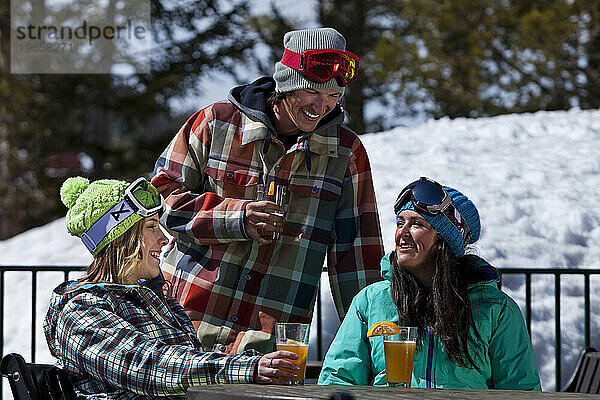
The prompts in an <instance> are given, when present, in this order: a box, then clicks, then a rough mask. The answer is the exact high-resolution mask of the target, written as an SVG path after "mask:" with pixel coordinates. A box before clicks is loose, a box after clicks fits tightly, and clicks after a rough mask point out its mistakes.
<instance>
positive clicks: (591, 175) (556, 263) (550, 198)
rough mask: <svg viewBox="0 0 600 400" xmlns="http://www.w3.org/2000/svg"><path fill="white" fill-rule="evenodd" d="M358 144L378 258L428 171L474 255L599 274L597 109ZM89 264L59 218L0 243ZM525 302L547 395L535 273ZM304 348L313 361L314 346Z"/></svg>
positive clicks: (12, 328) (549, 309)
mask: <svg viewBox="0 0 600 400" xmlns="http://www.w3.org/2000/svg"><path fill="white" fill-rule="evenodd" d="M361 139H362V141H363V143H364V145H365V148H366V149H367V152H368V154H369V157H370V160H371V167H372V170H373V177H374V184H375V189H376V195H377V203H378V208H379V213H380V220H381V225H382V230H383V236H384V243H385V247H386V251H390V250H392V249H393V247H394V244H393V234H394V223H395V222H394V215H393V212H392V205H393V202H394V200H395V198H396V196H397V194H398V192H399V191H400V189H401V188H402V187H403V186H404V185H406V184H407V183H409V182H411V181H412V180H414V179H417V178H418V177H419V176H428V177H430V178H433V179H435V180H437V181H439V182H441V183H442V184H444V185H447V186H451V187H454V188H457V189H458V190H460V191H461V192H463V193H464V194H466V195H467V196H468V197H469V198H471V199H472V200H473V202H474V203H475V205H476V206H477V208H478V209H479V212H480V215H481V220H482V236H481V239H480V240H479V242H478V243H476V249H475V250H476V252H477V253H478V254H479V255H481V256H482V257H484V258H485V259H487V260H488V261H489V262H491V263H492V264H493V265H495V266H497V267H540V268H542V267H543V268H565V267H576V268H593V267H594V268H598V267H600V206H599V199H600V110H586V111H584V110H579V109H572V110H570V111H556V112H538V113H535V114H521V115H506V116H499V117H493V118H477V119H465V118H458V119H454V120H451V119H447V118H443V119H440V120H430V121H427V122H425V123H423V124H421V125H419V126H416V127H412V128H396V129H392V130H389V131H386V132H380V133H371V134H367V135H363V136H361ZM90 261H91V257H90V256H89V254H88V253H87V251H86V249H85V248H84V246H83V245H82V244H80V242H79V240H78V239H77V238H73V237H70V236H68V234H67V233H66V231H65V229H64V218H62V219H59V220H56V221H54V222H52V223H49V224H47V225H46V226H43V227H40V228H36V229H32V230H30V231H28V232H25V233H23V234H21V235H18V236H16V237H14V238H12V239H9V240H5V241H0V265H87V264H89V262H90ZM47 275H48V276H50V277H48V276H47ZM61 279H62V275H61V274H59V273H56V274H50V273H48V274H44V276H43V279H42V277H41V276H38V286H39V290H38V292H37V296H38V303H39V304H38V305H37V307H36V312H37V318H36V320H37V326H38V332H41V318H42V317H43V315H44V313H45V309H46V307H47V302H46V303H44V301H46V299H47V298H48V297H49V294H50V291H51V289H52V288H53V287H54V286H56V284H57V283H58V282H60V281H61ZM30 282H31V279H30V277H29V275H28V274H25V273H21V272H7V273H6V285H5V293H6V296H7V297H6V299H7V300H6V303H5V306H4V310H5V315H4V322H5V323H4V326H5V330H6V331H5V339H4V352H5V353H7V352H11V351H17V352H21V353H23V354H24V355H25V357H26V358H30V357H29V354H30V350H29V349H30V333H29V323H30V321H31V311H30V310H31V300H30V297H31V295H30V294H29V293H30V291H31V289H30ZM582 282H583V280H582V278H581V277H579V276H575V277H567V278H564V279H563V282H562V286H561V296H562V312H561V320H562V325H561V336H562V343H563V344H562V352H563V357H564V361H563V365H562V372H563V375H562V376H563V377H562V382H563V383H564V382H565V381H566V379H567V375H568V373H569V372H570V371H571V370H572V367H573V363H574V359H575V358H576V355H577V353H578V351H579V349H580V348H581V347H582V346H583V330H584V329H583V312H582V311H581V310H582V309H583V300H582V299H583V291H582V286H583V283H582ZM322 286H323V295H324V298H325V299H330V294H329V288H328V283H327V278H326V277H324V279H323V285H322ZM505 290H506V291H507V293H509V294H510V295H511V296H512V297H513V298H514V299H515V300H516V301H517V302H518V303H519V304H520V306H521V308H522V309H523V310H524V288H523V285H522V280H521V279H518V278H512V277H510V278H507V279H505ZM591 293H592V305H593V306H592V309H591V320H592V329H591V341H592V343H591V345H592V346H595V347H600V340H599V337H600V317H598V315H599V314H600V313H599V312H600V309H599V307H600V277H597V278H592V279H591ZM532 297H533V304H532V310H533V317H532V341H533V344H534V348H535V352H536V360H537V363H538V368H539V370H540V374H541V377H542V386H543V388H544V390H554V389H555V388H554V382H555V376H554V374H555V366H554V320H555V319H554V299H555V294H554V280H553V278H552V277H551V276H544V275H536V276H534V277H533V278H532ZM323 312H324V317H323V321H324V323H325V334H324V337H323V341H324V342H325V344H326V345H328V343H330V341H331V339H332V337H333V335H334V334H335V330H336V328H337V324H338V321H337V318H335V317H333V315H332V314H333V313H334V312H333V307H332V305H331V304H330V303H329V304H327V305H326V306H325V308H324V311H323ZM313 339H314V337H313ZM311 347H313V349H312V350H311V352H312V354H313V356H314V340H313V345H312V346H311ZM36 361H38V362H52V359H51V357H50V355H49V353H48V351H47V349H46V344H45V341H44V338H43V335H42V334H38V336H37V340H36ZM4 383H5V381H4V382H3V385H4ZM6 386H7V385H6ZM6 390H7V389H6V387H5V388H4V391H6ZM5 396H6V393H5ZM6 398H8V397H6Z"/></svg>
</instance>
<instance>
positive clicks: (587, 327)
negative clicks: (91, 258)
mask: <svg viewBox="0 0 600 400" xmlns="http://www.w3.org/2000/svg"><path fill="white" fill-rule="evenodd" d="M84 268H85V267H81V266H0V355H3V354H4V334H5V333H4V332H5V329H4V307H5V299H4V295H5V272H30V273H31V293H30V297H31V330H30V335H31V358H30V360H28V361H29V362H35V353H36V348H35V346H36V337H37V334H38V332H36V323H35V322H36V319H37V317H38V316H37V315H36V314H37V313H36V305H37V278H38V274H39V273H42V272H62V273H63V274H64V280H68V279H69V274H70V273H72V272H80V271H82V270H83V269H84ZM498 270H499V272H500V273H501V275H502V277H503V278H506V277H507V276H510V275H522V276H524V278H525V304H524V305H521V306H522V309H523V306H524V310H525V322H526V324H527V329H528V330H529V332H531V316H532V306H531V304H532V299H531V278H532V276H534V275H552V276H554V293H555V304H554V315H555V321H554V324H555V362H556V390H559V389H560V387H561V373H562V371H561V363H562V354H561V346H560V344H561V334H560V331H561V330H560V326H561V325H560V312H561V277H562V276H563V275H580V276H583V278H584V283H583V286H584V288H583V298H584V333H583V334H584V347H588V346H589V345H590V331H591V320H590V312H591V311H590V310H591V298H590V276H592V275H598V276H599V277H600V269H589V268H588V269H573V268H566V269H551V268H499V269H498ZM316 313H317V317H316V324H317V326H316V327H315V328H316V330H317V360H322V359H323V341H322V331H321V328H322V296H321V294H320V293H319V295H318V298H317V307H316ZM1 398H2V393H1V392H0V399H1Z"/></svg>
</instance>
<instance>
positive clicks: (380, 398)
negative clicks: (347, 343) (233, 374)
mask: <svg viewBox="0 0 600 400" xmlns="http://www.w3.org/2000/svg"><path fill="white" fill-rule="evenodd" d="M336 392H346V393H348V394H350V395H352V397H353V398H354V399H355V400H388V399H390V400H391V399H419V400H422V399H434V400H435V399H444V400H445V399H481V400H495V399H498V400H507V399H547V400H550V399H596V400H598V399H600V395H592V394H580V393H561V392H524V391H520V390H459V389H404V388H384V387H372V386H317V385H304V386H276V385H252V384H236V385H210V386H195V387H192V388H190V389H189V390H188V394H187V398H188V400H222V399H224V400H263V399H267V400H300V399H308V400H311V399H314V400H317V399H325V400H327V399H329V398H330V397H331V395H332V394H333V393H336Z"/></svg>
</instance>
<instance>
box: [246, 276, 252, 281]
mask: <svg viewBox="0 0 600 400" xmlns="http://www.w3.org/2000/svg"><path fill="white" fill-rule="evenodd" d="M244 279H245V280H247V281H249V280H250V279H252V277H251V276H250V274H246V275H245V276H244Z"/></svg>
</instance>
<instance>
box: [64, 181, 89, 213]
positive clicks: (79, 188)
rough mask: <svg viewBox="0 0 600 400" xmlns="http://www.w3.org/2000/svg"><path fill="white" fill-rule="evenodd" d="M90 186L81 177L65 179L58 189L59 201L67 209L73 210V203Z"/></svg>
mask: <svg viewBox="0 0 600 400" xmlns="http://www.w3.org/2000/svg"><path fill="white" fill-rule="evenodd" d="M88 186H90V181H89V180H88V179H86V178H83V177H81V176H76V177H74V178H69V179H67V180H66V181H65V182H64V183H63V184H62V186H61V188H60V199H61V200H62V202H63V204H64V205H65V206H67V208H73V206H74V205H75V202H76V201H77V199H78V198H79V196H81V194H82V193H83V192H84V191H85V189H87V188H88Z"/></svg>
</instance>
